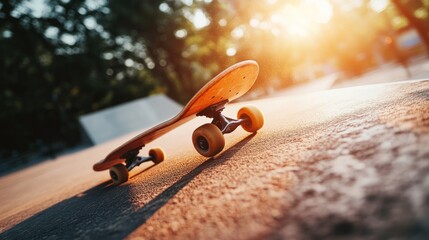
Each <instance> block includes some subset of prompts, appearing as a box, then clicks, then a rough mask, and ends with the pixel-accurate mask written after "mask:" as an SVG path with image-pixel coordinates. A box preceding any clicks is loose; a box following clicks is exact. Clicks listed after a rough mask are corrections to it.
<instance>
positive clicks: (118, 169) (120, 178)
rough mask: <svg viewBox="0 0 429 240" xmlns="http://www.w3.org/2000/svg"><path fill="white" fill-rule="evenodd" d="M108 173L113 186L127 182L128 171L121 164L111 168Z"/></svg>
mask: <svg viewBox="0 0 429 240" xmlns="http://www.w3.org/2000/svg"><path fill="white" fill-rule="evenodd" d="M109 173H110V177H111V178H112V181H113V183H114V184H115V185H119V184H121V183H124V182H126V181H128V169H127V168H126V167H125V166H124V165H123V164H117V165H115V166H113V167H111V168H110V171H109Z"/></svg>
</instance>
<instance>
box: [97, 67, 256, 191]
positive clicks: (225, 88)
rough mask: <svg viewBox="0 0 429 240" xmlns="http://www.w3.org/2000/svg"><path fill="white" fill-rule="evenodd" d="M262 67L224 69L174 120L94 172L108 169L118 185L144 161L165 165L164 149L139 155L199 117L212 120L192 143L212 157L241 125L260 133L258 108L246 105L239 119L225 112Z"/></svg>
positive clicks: (125, 147)
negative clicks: (229, 103)
mask: <svg viewBox="0 0 429 240" xmlns="http://www.w3.org/2000/svg"><path fill="white" fill-rule="evenodd" d="M258 73H259V66H258V64H257V63H256V62H255V61H252V60H247V61H243V62H239V63H237V64H234V65H232V66H231V67H229V68H227V69H225V70H224V71H222V72H221V73H219V74H218V75H217V76H215V77H214V78H213V79H212V80H210V81H209V82H208V83H207V84H206V85H204V86H203V87H202V88H201V89H200V90H199V91H198V92H197V93H196V94H195V95H194V96H193V97H192V99H191V100H190V101H189V102H188V103H187V104H186V106H185V107H184V108H183V109H182V111H181V112H180V113H179V114H177V115H176V116H175V117H173V118H171V119H170V120H167V121H165V122H163V123H160V124H158V125H156V126H154V127H152V128H150V129H148V130H146V131H144V132H143V133H141V134H139V135H137V136H135V137H134V138H132V139H130V140H129V141H127V142H125V143H124V144H122V145H120V146H119V147H117V148H116V149H114V150H113V151H112V152H110V153H109V154H108V155H107V156H106V157H105V158H104V159H102V160H101V161H99V162H97V163H96V164H94V166H93V169H94V171H104V170H108V169H109V173H110V177H111V179H112V181H113V183H114V184H115V185H119V184H121V183H124V182H126V181H128V177H129V174H128V172H129V171H131V170H132V169H133V168H135V167H137V166H139V165H140V164H142V163H143V162H148V161H152V162H154V163H155V164H158V163H160V162H162V161H163V160H164V158H165V154H164V152H163V150H162V149H161V148H153V149H150V150H149V153H148V156H138V154H139V152H140V150H141V149H142V148H143V147H144V146H145V145H146V144H148V143H150V142H152V141H153V140H155V139H157V138H159V137H161V136H162V135H164V134H166V133H168V132H169V131H171V130H173V129H174V128H176V127H178V126H180V125H182V124H184V123H186V122H188V121H189V120H191V119H193V118H195V117H197V116H205V117H208V118H211V119H212V122H211V123H206V124H204V125H202V126H200V127H198V128H197V129H196V130H195V131H194V132H193V134H192V143H193V145H194V147H195V149H196V150H197V152H198V153H199V154H201V155H202V156H205V157H213V156H215V155H216V154H218V153H219V152H221V151H222V150H223V148H224V146H225V138H224V136H223V135H224V134H227V133H231V132H233V131H234V130H235V129H236V128H237V127H238V126H242V128H243V129H244V130H246V131H248V132H256V131H258V130H259V129H260V128H261V127H262V126H263V124H264V117H263V114H262V112H261V111H260V110H259V109H258V108H257V107H255V106H245V107H243V108H241V109H240V110H239V111H238V113H237V119H234V118H229V117H226V116H224V115H223V114H222V110H223V109H224V108H225V105H226V104H227V103H228V102H231V101H233V100H234V99H237V98H239V97H241V96H242V95H243V94H245V93H246V92H247V91H248V90H249V89H250V88H251V87H252V86H253V83H254V82H255V80H256V78H257V76H258Z"/></svg>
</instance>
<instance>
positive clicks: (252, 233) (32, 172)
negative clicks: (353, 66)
mask: <svg viewBox="0 0 429 240" xmlns="http://www.w3.org/2000/svg"><path fill="white" fill-rule="evenodd" d="M244 104H247V103H239V104H234V105H231V107H230V108H228V109H227V111H226V113H227V115H235V112H236V111H237V110H238V108H239V107H241V106H242V105H244ZM251 104H254V105H257V106H259V107H260V108H261V109H262V110H263V112H264V114H265V117H266V122H265V126H264V128H263V129H262V130H260V132H258V133H257V134H253V135H250V134H249V133H246V132H244V131H243V130H241V129H239V130H237V131H235V132H233V133H231V134H229V135H228V136H227V137H226V142H227V144H226V148H225V150H224V151H223V152H222V153H221V154H219V155H218V156H216V157H215V158H211V159H206V158H204V157H201V156H198V155H197V154H196V152H195V150H194V149H193V147H192V144H191V140H190V139H191V134H192V131H193V129H195V128H196V127H197V126H199V125H201V124H202V123H204V122H207V119H203V118H199V119H196V120H194V121H192V122H189V123H187V124H186V125H184V126H183V127H181V128H178V129H176V130H174V131H173V132H171V133H169V134H168V135H165V136H164V137H162V138H160V139H158V140H157V141H156V142H154V143H153V144H151V146H155V145H156V146H161V147H163V148H164V149H165V151H166V153H167V154H168V159H167V160H166V161H164V162H163V163H161V164H159V165H157V166H155V167H151V164H150V163H147V164H145V165H142V166H141V167H140V168H139V169H138V170H134V171H133V172H132V174H134V175H133V177H132V178H131V179H130V181H129V182H128V183H126V184H124V185H121V186H119V187H113V186H111V185H110V182H109V181H106V180H108V175H107V173H106V172H102V173H94V172H92V170H91V166H92V164H93V163H94V162H95V161H97V160H98V159H100V157H102V156H104V155H105V154H107V153H108V152H109V150H111V149H112V148H113V147H115V146H117V145H118V144H119V143H121V142H122V141H124V140H126V139H127V138H128V137H129V136H126V137H123V138H121V139H117V140H115V141H112V142H108V143H106V144H103V145H100V146H97V147H94V148H90V149H87V150H84V151H81V152H78V153H75V154H71V155H68V156H64V157H61V158H59V159H56V160H52V161H47V162H44V163H41V164H39V165H36V166H33V167H31V168H28V169H24V170H22V171H19V172H16V173H13V174H10V175H7V176H4V177H2V178H0V193H1V198H0V232H1V233H0V234H1V235H0V239H67V238H79V239H85V238H87V239H119V238H130V239H134V238H137V237H142V238H144V239H146V238H147V239H169V238H172V237H174V238H177V239H184V238H187V239H190V238H191V239H214V238H216V239H282V238H287V239H312V238H315V239H319V238H328V239H343V238H347V239H349V238H352V239H353V238H369V239H371V238H372V239H388V238H394V239H410V238H412V239H428V238H429V81H413V82H405V83H395V84H384V85H373V86H366V87H355V88H343V89H337V90H331V91H324V92H317V93H311V94H307V95H304V96H293V97H278V98H270V99H265V100H259V101H255V102H252V103H251ZM132 135H133V134H132ZM149 147H150V146H149ZM139 171H140V173H139ZM138 173H139V174H138Z"/></svg>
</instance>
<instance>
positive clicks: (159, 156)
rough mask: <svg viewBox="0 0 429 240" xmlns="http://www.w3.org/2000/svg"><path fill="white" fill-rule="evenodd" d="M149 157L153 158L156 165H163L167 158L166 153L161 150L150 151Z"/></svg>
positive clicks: (153, 149)
mask: <svg viewBox="0 0 429 240" xmlns="http://www.w3.org/2000/svg"><path fill="white" fill-rule="evenodd" d="M149 156H151V157H152V158H153V160H152V161H153V162H154V163H155V164H158V163H161V162H162V161H164V158H165V154H164V151H163V150H162V149H161V148H152V149H151V150H149Z"/></svg>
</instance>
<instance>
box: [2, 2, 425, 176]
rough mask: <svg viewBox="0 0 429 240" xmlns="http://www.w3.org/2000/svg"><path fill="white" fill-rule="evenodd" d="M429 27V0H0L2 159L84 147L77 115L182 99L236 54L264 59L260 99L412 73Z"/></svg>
mask: <svg viewBox="0 0 429 240" xmlns="http://www.w3.org/2000/svg"><path fill="white" fill-rule="evenodd" d="M428 32H429V0H255V1H245V0H242V1H239V0H236V1H227V0H164V1H159V0H157V1H155V0H151V1H141V0H127V1H120V0H111V1H104V0H99V1H97V0H94V1H90V0H30V1H20V0H15V1H13V0H11V1H8V0H6V1H2V2H1V3H0V52H1V61H0V74H1V81H0V105H1V112H0V126H1V133H2V136H3V137H2V139H3V140H2V144H1V145H0V158H1V163H0V164H1V166H2V170H4V169H9V168H11V167H14V166H18V165H21V164H23V163H28V162H30V161H36V160H35V159H43V158H46V157H51V158H53V157H55V156H56V155H58V154H61V153H64V151H69V150H73V149H81V148H83V147H86V146H90V145H92V144H94V142H93V141H91V138H90V137H88V136H87V132H86V131H84V130H83V128H82V126H81V122H80V121H79V117H81V116H84V115H85V114H90V113H93V112H95V111H99V110H105V109H109V108H110V107H112V106H117V105H118V104H122V103H126V102H129V101H132V100H136V99H141V98H144V97H147V96H149V95H156V94H164V95H166V96H167V97H168V98H169V99H172V100H173V101H174V102H176V103H178V104H179V105H180V104H182V105H184V104H186V102H187V101H188V100H189V99H190V98H191V97H192V96H193V94H194V93H196V92H197V91H198V90H199V88H200V87H202V86H203V85H204V84H205V83H206V82H207V81H208V80H210V78H211V77H213V76H214V75H215V74H217V73H219V72H220V71H221V70H223V69H224V68H226V67H228V66H230V65H232V64H234V63H236V62H238V61H241V60H246V59H254V60H256V61H257V62H258V63H259V65H260V75H259V78H258V81H257V83H256V85H255V86H254V88H253V89H252V92H251V94H250V95H249V96H251V97H255V98H256V97H257V98H259V97H269V96H276V95H279V94H289V93H292V91H290V92H288V91H289V90H293V89H298V88H305V87H307V88H311V86H313V89H322V88H323V89H326V88H333V87H340V86H348V85H356V84H367V83H374V82H377V81H378V82H381V81H393V80H401V79H411V78H415V77H418V76H419V74H421V73H422V72H425V71H429V64H428V60H427V59H428V49H429V35H428ZM399 75H400V76H401V77H399ZM365 76H371V77H366V78H365ZM399 78H401V79H399ZM383 79H384V80H383ZM347 83H350V84H347ZM352 83H353V84H352ZM314 86H316V87H314ZM321 86H324V87H321ZM298 92H299V91H298ZM157 101H158V100H157ZM160 101H161V100H160ZM162 101H164V100H162ZM173 105H174V104H172V106H173ZM178 109H180V107H179V108H178ZM124 115H126V113H124ZM124 117H125V116H124Z"/></svg>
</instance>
